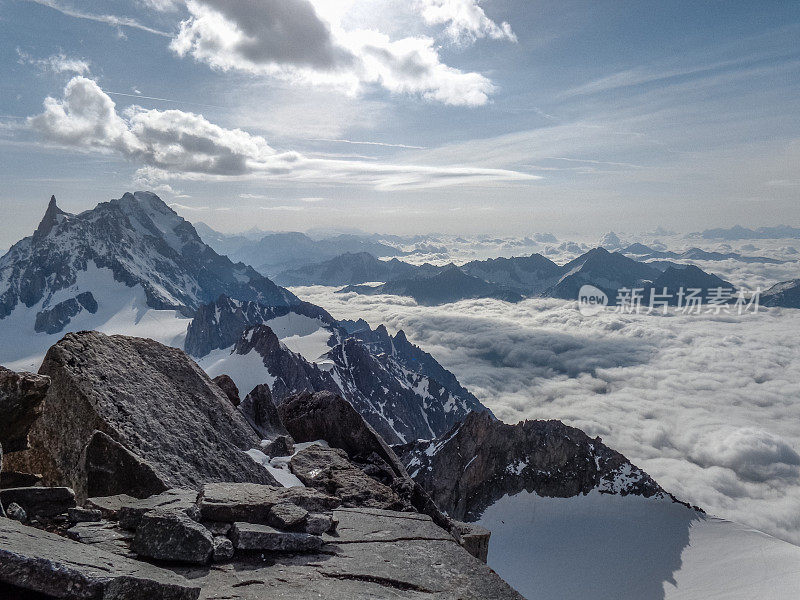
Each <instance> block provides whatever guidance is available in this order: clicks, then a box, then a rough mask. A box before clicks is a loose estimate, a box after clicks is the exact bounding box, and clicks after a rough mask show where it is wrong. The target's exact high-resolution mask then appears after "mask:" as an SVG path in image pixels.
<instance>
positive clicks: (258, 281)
mask: <svg viewBox="0 0 800 600" xmlns="http://www.w3.org/2000/svg"><path fill="white" fill-rule="evenodd" d="M101 281H102V282H103V283H102V284H101V283H100V282H101ZM142 294H143V296H144V299H143V300H141V299H140V296H141V295H142ZM220 294H226V295H228V296H231V297H235V298H239V299H241V300H256V301H258V302H259V303H260V304H261V305H264V306H272V307H278V306H284V307H285V306H290V305H294V304H299V303H300V300H299V299H298V298H297V297H296V296H294V294H292V293H291V292H289V291H288V290H285V289H283V288H280V287H278V286H277V285H275V284H274V283H273V282H272V281H270V280H269V279H267V278H266V277H264V276H263V275H260V274H259V273H257V272H256V271H255V270H253V269H252V268H250V267H248V266H246V265H244V264H241V263H239V264H234V263H232V262H231V261H230V260H229V259H228V258H227V257H225V256H220V255H219V254H217V253H216V252H215V251H214V250H212V249H211V248H210V247H208V246H207V245H205V244H204V243H203V242H202V241H201V239H200V237H199V236H198V235H197V232H196V231H195V230H194V227H192V225H191V223H189V222H188V221H186V220H185V219H183V218H182V217H180V216H179V215H177V214H176V213H175V212H174V211H173V210H172V209H170V208H169V207H168V206H167V205H166V204H165V203H164V202H163V201H162V200H161V199H160V198H159V197H158V196H156V195H155V194H153V193H150V192H136V193H126V194H124V195H123V196H122V197H120V198H118V199H115V200H110V201H107V202H101V203H100V204H98V205H97V206H96V207H95V208H93V209H91V210H87V211H84V212H82V213H80V214H76V215H72V214H68V213H66V212H64V211H63V210H61V209H60V208H59V207H58V205H57V203H56V200H55V197H52V198H51V199H50V202H49V204H48V207H47V210H46V211H45V214H44V217H43V218H42V221H41V223H40V224H39V226H38V227H37V229H36V231H35V232H34V233H33V234H32V235H30V236H28V237H26V238H24V239H22V240H20V241H19V242H17V243H16V244H14V246H12V247H11V249H10V250H9V251H8V252H7V253H6V254H5V255H4V256H3V257H0V337H4V336H5V335H8V336H12V337H10V338H8V339H14V337H25V338H26V339H28V338H29V339H30V340H31V344H28V345H29V346H31V349H32V348H33V345H35V344H33V342H34V341H36V340H39V341H41V344H40V345H42V348H40V349H37V352H39V351H40V352H41V354H42V355H43V354H44V351H46V349H47V347H48V346H49V345H50V344H52V343H53V341H52V340H44V339H40V338H37V337H35V336H34V334H36V333H46V334H48V335H54V334H57V333H64V332H65V331H66V330H68V329H70V328H71V327H72V326H73V325H71V324H73V323H77V322H78V321H80V322H81V324H82V328H83V329H87V328H89V329H99V330H104V328H107V327H106V326H107V325H108V320H107V319H108V318H110V317H111V316H113V315H116V314H118V313H117V312H109V311H111V310H112V307H113V310H114V311H118V310H125V311H128V310H129V308H130V307H131V306H133V305H136V306H140V308H139V309H138V311H139V313H141V312H142V310H144V311H147V310H150V309H154V310H161V311H172V312H174V311H177V312H178V313H180V314H181V315H183V316H186V317H190V316H192V315H193V314H194V312H195V310H196V309H197V308H198V307H199V306H200V305H202V304H203V303H205V302H209V301H210V300H212V299H214V298H217V297H218V296H219V295H220ZM140 300H141V301H140ZM81 315H83V316H82V317H81ZM88 315H97V317H96V319H92V318H88ZM101 315H102V317H101ZM79 317H80V318H79ZM140 317H141V314H140ZM126 318H127V317H126ZM170 318H172V317H170ZM112 320H113V319H112ZM12 322H13V326H12ZM126 323H127V321H126ZM128 325H129V324H126V325H124V326H123V325H121V324H118V325H117V326H118V327H123V329H125V330H126V331H131V330H130V328H129V327H128ZM183 327H184V329H185V324H184V325H183ZM165 329H166V330H170V331H172V327H171V326H170V327H168V326H166V325H165ZM172 337H174V336H171V337H170V339H172ZM48 341H49V343H48ZM164 341H168V340H164ZM28 351H30V349H29V350H26V352H28ZM14 352H15V349H14V348H6V349H5V350H4V351H3V353H2V355H0V359H2V360H4V361H6V362H13V361H15V360H17V359H19V358H22V357H21V356H17V355H16V354H14ZM25 356H27V355H25Z"/></svg>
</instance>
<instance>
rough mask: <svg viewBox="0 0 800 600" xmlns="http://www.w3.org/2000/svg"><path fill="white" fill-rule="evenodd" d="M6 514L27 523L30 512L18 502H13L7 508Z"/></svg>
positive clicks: (10, 517)
mask: <svg viewBox="0 0 800 600" xmlns="http://www.w3.org/2000/svg"><path fill="white" fill-rule="evenodd" d="M6 515H8V518H9V519H14V520H15V521H19V522H20V523H25V522H26V521H27V520H28V513H26V512H25V509H24V508H22V507H21V506H20V505H19V504H17V503H16V502H12V503H11V504H9V505H8V507H7V508H6Z"/></svg>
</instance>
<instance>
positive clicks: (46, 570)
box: [0, 518, 200, 600]
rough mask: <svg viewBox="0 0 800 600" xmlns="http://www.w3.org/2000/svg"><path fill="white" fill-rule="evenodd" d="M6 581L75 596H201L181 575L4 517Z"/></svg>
mask: <svg viewBox="0 0 800 600" xmlns="http://www.w3.org/2000/svg"><path fill="white" fill-rule="evenodd" d="M0 582H2V583H5V584H9V585H13V586H16V587H18V588H21V589H23V590H29V591H32V592H38V593H40V594H46V595H48V596H50V597H55V598H70V599H74V600H97V599H99V598H103V600H142V598H149V599H153V600H155V599H158V600H197V598H198V597H199V595H200V587H199V586H198V585H196V584H190V583H189V582H187V581H186V580H185V579H184V578H183V577H181V576H180V575H176V574H175V573H173V572H170V571H166V570H164V569H160V568H158V567H155V566H153V565H150V564H147V563H144V562H140V561H135V560H131V559H128V558H125V557H122V556H118V555H116V554H113V553H110V552H106V551H105V550H103V549H101V548H98V547H96V546H93V545H88V544H81V543H79V542H75V541H73V540H70V539H67V538H63V537H60V536H58V535H55V534H53V533H49V532H46V531H40V530H38V529H34V528H32V527H26V526H25V525H21V524H20V523H17V522H16V521H12V520H10V519H2V518H0Z"/></svg>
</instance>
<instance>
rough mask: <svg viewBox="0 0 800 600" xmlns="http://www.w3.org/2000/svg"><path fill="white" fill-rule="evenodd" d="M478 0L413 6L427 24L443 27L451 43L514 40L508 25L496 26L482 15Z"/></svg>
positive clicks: (427, 0) (422, 1) (424, 0)
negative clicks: (478, 40)
mask: <svg viewBox="0 0 800 600" xmlns="http://www.w3.org/2000/svg"><path fill="white" fill-rule="evenodd" d="M479 1H480V0H417V1H416V6H417V9H418V10H419V11H420V14H421V15H422V18H423V19H424V20H425V22H426V23H427V24H428V25H446V26H447V27H446V28H445V33H446V34H447V35H448V36H449V37H450V38H451V39H452V40H453V41H455V42H457V43H461V44H465V43H473V42H475V41H476V40H477V39H478V38H485V37H489V38H492V39H495V40H501V39H506V40H510V41H512V42H516V41H517V36H516V35H515V34H514V32H513V31H512V30H511V25H509V24H508V23H505V22H503V23H501V24H500V25H498V24H497V23H495V22H494V21H492V20H491V19H490V18H489V17H487V16H486V13H485V12H484V11H483V9H482V8H481V7H480V6H479Z"/></svg>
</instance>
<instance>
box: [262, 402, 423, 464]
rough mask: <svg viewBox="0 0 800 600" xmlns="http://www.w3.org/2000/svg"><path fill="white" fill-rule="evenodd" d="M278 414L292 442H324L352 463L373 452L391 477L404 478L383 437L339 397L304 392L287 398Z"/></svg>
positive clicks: (279, 408)
mask: <svg viewBox="0 0 800 600" xmlns="http://www.w3.org/2000/svg"><path fill="white" fill-rule="evenodd" d="M278 412H279V413H280V417H281V420H282V421H283V424H284V426H285V427H286V429H287V430H288V431H289V434H290V435H291V436H292V437H293V438H294V440H295V441H296V442H313V441H315V440H325V441H326V442H328V444H329V445H330V446H333V447H334V448H341V449H342V450H344V451H345V452H346V453H347V455H348V456H349V457H350V458H353V459H356V460H357V459H358V458H359V457H368V456H369V455H370V454H372V453H373V452H374V453H375V454H376V455H378V456H379V457H380V458H381V459H383V460H384V461H385V462H386V463H387V464H388V465H389V466H390V467H391V469H392V470H393V471H394V474H395V475H397V476H400V477H405V476H407V475H408V474H407V473H406V470H405V467H404V466H403V464H402V463H401V462H400V460H399V459H398V458H397V456H396V455H395V453H394V452H393V451H392V449H391V448H389V446H388V445H387V444H386V442H384V441H383V438H382V437H381V436H380V435H379V434H378V433H377V432H376V431H375V430H374V429H373V428H372V426H371V425H369V424H368V423H367V422H366V421H365V420H364V419H363V418H362V417H361V415H360V414H358V412H356V410H355V409H354V408H353V407H352V406H351V405H350V403H349V402H348V401H347V400H345V399H343V398H342V397H341V396H337V395H336V394H332V393H330V392H317V393H315V394H311V393H308V392H304V393H301V394H297V395H296V396H291V397H289V398H287V399H286V400H285V401H284V402H283V403H282V404H281V405H280V406H279V407H278Z"/></svg>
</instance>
